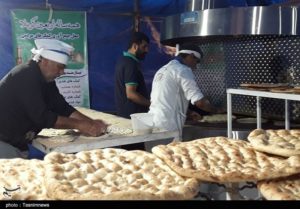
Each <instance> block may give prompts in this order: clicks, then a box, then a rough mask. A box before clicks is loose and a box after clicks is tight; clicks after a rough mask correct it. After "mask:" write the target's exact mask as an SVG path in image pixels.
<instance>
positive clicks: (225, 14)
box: [161, 5, 300, 46]
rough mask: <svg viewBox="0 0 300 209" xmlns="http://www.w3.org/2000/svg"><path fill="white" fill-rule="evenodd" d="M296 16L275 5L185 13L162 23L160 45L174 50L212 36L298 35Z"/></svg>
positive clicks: (293, 9)
mask: <svg viewBox="0 0 300 209" xmlns="http://www.w3.org/2000/svg"><path fill="white" fill-rule="evenodd" d="M200 9H201V8H200ZM299 15H300V10H299V7H297V6H275V5H274V6H255V7H230V8H214V9H209V8H208V9H204V10H198V11H187V12H185V13H182V14H177V15H173V16H169V17H166V18H165V19H164V21H163V24H162V28H161V43H162V44H165V45H170V46H174V45H175V44H177V43H181V42H184V41H187V40H188V41H192V40H197V39H203V38H205V37H214V36H239V35H300V16H299Z"/></svg>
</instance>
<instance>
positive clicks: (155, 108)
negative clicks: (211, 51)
mask: <svg viewBox="0 0 300 209" xmlns="http://www.w3.org/2000/svg"><path fill="white" fill-rule="evenodd" d="M202 57H203V53H202V51H201V49H200V48H199V47H198V46H197V45H182V47H180V50H179V51H178V56H177V57H176V58H175V59H174V60H171V61H170V62H169V63H168V64H166V65H165V66H163V67H161V68H160V69H159V70H158V71H157V72H156V74H155V76H154V79H153V83H152V91H151V105H150V110H149V113H152V114H153V122H154V126H155V127H157V128H161V129H164V130H168V131H174V130H178V131H179V133H180V137H181V135H182V128H183V125H184V122H185V119H186V112H187V109H188V105H189V101H191V103H192V104H193V105H195V106H196V107H198V108H200V109H202V110H205V111H207V112H213V113H220V112H223V110H221V109H220V110H219V109H217V108H215V107H213V106H212V105H211V104H210V102H209V101H208V100H207V99H206V98H204V96H203V94H202V92H201V90H200V89H199V87H198V85H197V83H196V81H195V77H194V74H193V72H192V70H193V69H196V66H197V63H199V61H200V59H201V58H202Z"/></svg>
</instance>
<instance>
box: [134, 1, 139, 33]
mask: <svg viewBox="0 0 300 209" xmlns="http://www.w3.org/2000/svg"><path fill="white" fill-rule="evenodd" d="M133 26H134V31H135V32H137V31H139V30H140V1H139V0H134V22H133Z"/></svg>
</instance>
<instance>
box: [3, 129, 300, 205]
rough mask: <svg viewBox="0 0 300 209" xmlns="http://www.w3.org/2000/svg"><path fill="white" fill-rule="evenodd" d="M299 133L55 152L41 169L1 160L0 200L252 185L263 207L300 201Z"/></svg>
mask: <svg viewBox="0 0 300 209" xmlns="http://www.w3.org/2000/svg"><path fill="white" fill-rule="evenodd" d="M299 137H300V130H291V131H287V130H277V131H274V130H267V131H265V130H261V129H257V130H254V131H253V132H251V133H250V135H249V136H248V140H249V141H250V142H248V141H244V140H234V139H229V138H226V137H210V138H204V139H196V140H193V141H189V142H172V143H170V144H168V145H158V146H156V147H154V148H153V149H152V153H148V152H145V151H126V150H123V149H114V148H106V149H97V150H91V151H82V152H78V153H77V154H63V153H57V152H52V153H49V154H48V155H46V157H45V159H44V160H43V161H39V160H24V159H12V160H0V165H1V166H0V173H1V175H0V184H1V185H2V188H3V191H1V193H3V194H6V195H3V196H2V198H0V199H54V200H56V199H62V200H79V199H82V200H104V199H105V200H115V199H123V200H124V199H126V200H141V199H143V200H144V199H145V200H150V199H151V200H152V199H154V200H157V199H160V200H167V199H193V198H194V197H195V196H196V195H197V193H198V190H199V188H200V183H201V182H217V183H228V182H245V181H254V182H257V186H258V189H259V190H260V192H261V193H262V194H263V196H264V197H265V198H266V199H269V200H288V199H298V200H299V199H300V194H299V193H300V192H299V191H300V146H299V145H300V138H299Z"/></svg>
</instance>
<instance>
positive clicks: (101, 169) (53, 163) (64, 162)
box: [45, 148, 199, 200]
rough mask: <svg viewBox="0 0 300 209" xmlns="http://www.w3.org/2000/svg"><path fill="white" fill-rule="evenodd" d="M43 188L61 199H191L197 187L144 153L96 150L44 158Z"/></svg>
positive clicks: (193, 182) (194, 181)
mask: <svg viewBox="0 0 300 209" xmlns="http://www.w3.org/2000/svg"><path fill="white" fill-rule="evenodd" d="M45 161H46V162H47V163H46V180H45V182H46V188H47V191H48V194H49V195H50V196H51V197H52V198H54V199H62V200H149V199H163V200H167V199H191V198H193V197H194V196H195V195H196V194H197V192H198V188H199V182H198V181H197V180H196V179H194V178H185V177H181V176H179V175H178V174H176V173H175V172H174V171H172V170H171V169H170V168H169V167H168V166H167V165H166V164H165V163H164V162H163V161H162V160H160V159H159V158H158V157H156V156H155V155H153V154H151V153H147V152H144V151H126V150H122V149H113V148H107V149H99V150H92V151H83V152H79V153H77V154H75V155H74V154H62V153H56V152H53V153H50V154H48V155H47V156H46V157H45Z"/></svg>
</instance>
